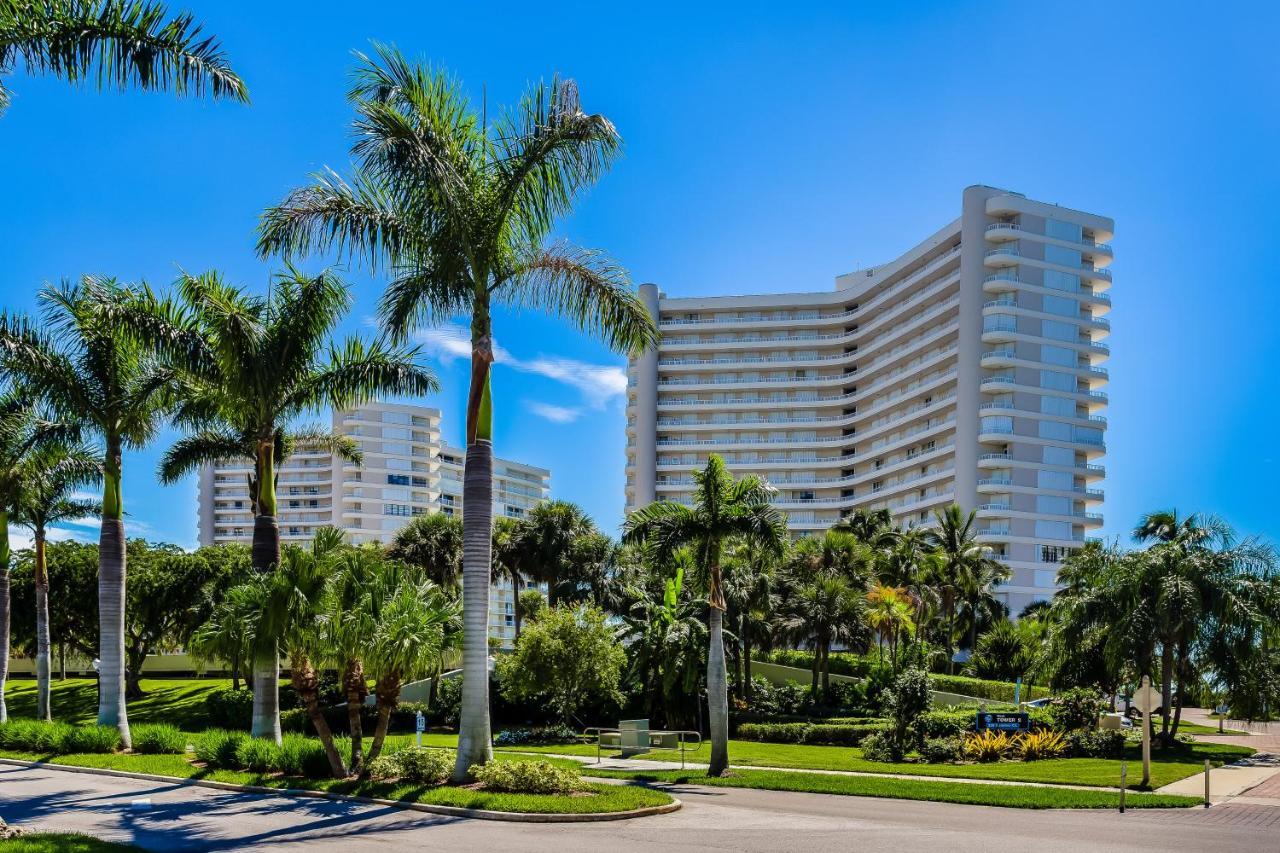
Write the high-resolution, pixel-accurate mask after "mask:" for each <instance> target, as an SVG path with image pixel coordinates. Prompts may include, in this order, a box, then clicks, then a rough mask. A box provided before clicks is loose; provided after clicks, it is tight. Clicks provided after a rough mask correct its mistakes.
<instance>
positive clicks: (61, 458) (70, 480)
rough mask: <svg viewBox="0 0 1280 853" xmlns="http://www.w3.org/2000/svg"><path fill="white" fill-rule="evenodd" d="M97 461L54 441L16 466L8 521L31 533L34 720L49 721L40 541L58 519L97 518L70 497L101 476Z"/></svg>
mask: <svg viewBox="0 0 1280 853" xmlns="http://www.w3.org/2000/svg"><path fill="white" fill-rule="evenodd" d="M98 466H99V457H98V455H97V454H96V453H94V452H93V450H92V449H91V448H88V447H80V446H75V445H69V444H61V443H54V444H50V445H46V446H44V447H41V448H40V449H38V450H36V451H35V452H33V453H31V454H29V455H28V456H27V457H26V458H25V459H24V460H23V461H22V462H21V464H19V465H18V466H17V469H16V472H15V473H16V475H17V479H18V497H17V500H16V501H15V504H14V520H16V521H17V522H18V523H19V524H21V525H23V526H24V527H27V528H29V529H30V530H31V533H32V538H33V539H34V543H33V545H34V548H35V578H34V581H35V599H36V649H35V663H36V717H37V719H41V720H52V719H53V715H52V711H51V709H50V706H49V698H50V687H51V684H50V670H51V668H52V660H51V658H52V653H51V650H50V641H49V571H48V564H47V562H46V559H45V543H46V541H47V540H48V535H49V527H50V526H51V525H54V524H57V523H58V522H62V521H70V520H73V519H77V518H85V517H88V516H92V515H97V514H98V512H99V509H100V508H99V506H98V504H97V502H95V501H89V500H83V499H80V498H77V497H76V496H75V489H76V488H77V487H80V486H84V485H89V484H94V483H96V482H97V480H99V479H100V477H101V469H100V468H99V467H98Z"/></svg>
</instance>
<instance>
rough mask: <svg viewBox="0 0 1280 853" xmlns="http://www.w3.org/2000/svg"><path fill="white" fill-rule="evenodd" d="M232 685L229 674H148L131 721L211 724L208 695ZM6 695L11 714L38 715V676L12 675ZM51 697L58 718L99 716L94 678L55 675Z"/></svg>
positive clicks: (188, 727) (194, 726)
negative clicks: (181, 676)
mask: <svg viewBox="0 0 1280 853" xmlns="http://www.w3.org/2000/svg"><path fill="white" fill-rule="evenodd" d="M230 686H231V679H229V678H144V679H142V681H141V687H142V692H143V693H144V694H146V695H145V696H143V697H142V698H141V699H135V700H133V701H131V702H130V703H129V721H130V722H134V723H171V724H173V725H175V726H177V727H178V728H180V729H183V730H184V731H200V730H201V729H205V728H207V727H208V725H209V721H208V718H207V717H206V716H205V707H204V700H205V697H206V696H208V695H209V694H210V693H212V692H214V691H216V690H221V689H223V688H227V687H230ZM4 695H5V700H6V702H7V703H8V705H9V714H10V715H11V716H14V717H34V716H35V713H36V682H35V680H34V679H20V680H14V679H9V681H8V682H6V683H5V691H4ZM50 700H51V703H52V711H53V718H54V719H55V720H61V721H64V722H68V723H92V722H94V721H96V720H97V717H98V682H97V680H96V679H92V678H68V679H67V680H66V681H58V680H57V679H56V678H55V679H54V680H53V684H52V686H51V687H50Z"/></svg>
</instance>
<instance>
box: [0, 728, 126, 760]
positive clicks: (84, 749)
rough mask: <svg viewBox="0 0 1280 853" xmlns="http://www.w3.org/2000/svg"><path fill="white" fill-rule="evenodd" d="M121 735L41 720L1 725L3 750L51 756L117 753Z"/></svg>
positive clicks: (99, 729) (108, 730)
mask: <svg viewBox="0 0 1280 853" xmlns="http://www.w3.org/2000/svg"><path fill="white" fill-rule="evenodd" d="M119 746H120V732H119V731H118V730H117V729H116V728H115V727H114V726H73V725H71V724H70V723H46V722H41V721H37V720H10V721H9V722H7V723H0V749H10V750H13V751H15V752H38V753H44V754H47V755H69V754H72V753H107V752H115V751H116V749H117V748H118V747H119Z"/></svg>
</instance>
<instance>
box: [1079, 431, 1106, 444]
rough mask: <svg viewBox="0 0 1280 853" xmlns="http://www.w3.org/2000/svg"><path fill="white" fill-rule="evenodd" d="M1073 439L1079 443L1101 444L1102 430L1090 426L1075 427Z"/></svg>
mask: <svg viewBox="0 0 1280 853" xmlns="http://www.w3.org/2000/svg"><path fill="white" fill-rule="evenodd" d="M1075 440H1076V441H1078V442H1080V443H1081V444H1102V430H1100V429H1093V428H1092V427H1076V431H1075Z"/></svg>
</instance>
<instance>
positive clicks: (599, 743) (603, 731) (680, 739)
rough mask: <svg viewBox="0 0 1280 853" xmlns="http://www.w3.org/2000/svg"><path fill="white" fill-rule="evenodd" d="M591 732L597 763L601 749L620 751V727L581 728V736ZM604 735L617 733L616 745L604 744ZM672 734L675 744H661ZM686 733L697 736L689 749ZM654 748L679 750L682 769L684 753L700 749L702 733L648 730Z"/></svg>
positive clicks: (650, 745) (589, 734) (587, 735)
mask: <svg viewBox="0 0 1280 853" xmlns="http://www.w3.org/2000/svg"><path fill="white" fill-rule="evenodd" d="M592 733H594V734H595V738H596V764H599V763H600V761H601V754H600V753H601V750H603V749H617V750H618V751H620V752H621V751H622V730H621V729H616V728H606V727H602V726H590V727H588V728H585V729H583V730H582V736H583V737H591V735H592ZM605 735H617V736H618V745H617V746H616V747H615V746H613V745H612V744H608V745H606V744H604V743H603V740H604V736H605ZM672 735H674V736H675V740H676V746H665V745H663V743H664V739H666V738H670V737H671V736H672ZM686 735H691V736H692V737H694V738H697V740H696V741H693V748H692V749H691V750H690V749H686V745H687V744H688V743H689V740H687V739H686ZM655 738H656V739H657V743H655V742H654V739H655ZM655 749H662V750H669V751H671V752H676V751H679V753H680V769H681V770H683V769H684V757H685V754H686V753H687V752H698V751H699V750H701V749H702V733H701V732H695V731H693V730H692V729H669V730H668V729H655V730H650V731H649V750H650V751H652V750H655Z"/></svg>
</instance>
